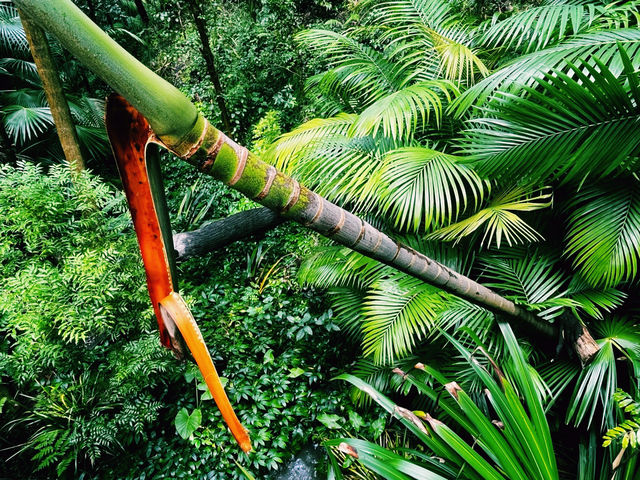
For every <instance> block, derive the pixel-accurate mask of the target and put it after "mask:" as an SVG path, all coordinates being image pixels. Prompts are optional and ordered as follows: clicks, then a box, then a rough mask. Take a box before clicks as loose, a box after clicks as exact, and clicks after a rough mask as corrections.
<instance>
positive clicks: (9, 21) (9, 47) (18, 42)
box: [0, 3, 29, 54]
mask: <svg viewBox="0 0 640 480" xmlns="http://www.w3.org/2000/svg"><path fill="white" fill-rule="evenodd" d="M0 50H2V51H4V52H5V53H8V52H11V51H19V52H21V53H23V54H26V53H27V52H28V51H29V44H28V43H27V36H26V35H25V33H24V29H23V28H22V23H21V22H20V17H19V16H18V10H17V9H16V8H15V7H13V6H12V5H7V4H4V3H3V4H0Z"/></svg>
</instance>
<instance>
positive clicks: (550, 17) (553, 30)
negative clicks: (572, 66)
mask: <svg viewBox="0 0 640 480" xmlns="http://www.w3.org/2000/svg"><path fill="white" fill-rule="evenodd" d="M595 16H596V10H595V6H594V5H576V4H573V3H566V4H558V5H544V6H541V7H533V8H529V9H527V10H524V11H522V12H518V13H516V14H514V15H512V16H510V17H507V18H506V19H505V20H502V21H500V22H496V23H494V24H493V25H492V26H491V27H490V28H488V29H487V30H486V31H485V32H484V35H483V36H482V39H481V40H480V42H481V43H482V45H484V46H485V47H487V48H495V47H504V48H507V49H513V50H517V51H521V52H523V53H530V52H532V51H535V50H541V49H543V48H546V47H547V46H548V45H550V44H552V43H556V42H558V41H560V40H563V39H564V38H566V37H567V36H569V35H572V34H573V35H576V34H578V33H581V32H582V31H583V30H585V29H586V28H588V27H589V26H590V25H591V24H592V22H593V21H594V18H595Z"/></svg>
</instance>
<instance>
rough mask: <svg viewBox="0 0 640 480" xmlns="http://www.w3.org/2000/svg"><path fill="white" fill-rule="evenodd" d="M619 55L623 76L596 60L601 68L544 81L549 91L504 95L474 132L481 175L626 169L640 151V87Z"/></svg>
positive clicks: (472, 146) (469, 145)
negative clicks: (522, 94) (639, 149)
mask: <svg viewBox="0 0 640 480" xmlns="http://www.w3.org/2000/svg"><path fill="white" fill-rule="evenodd" d="M639 53H640V51H639ZM619 56H620V57H621V58H622V61H623V62H624V64H625V66H624V69H623V74H624V75H623V76H622V77H621V78H617V77H616V76H615V75H614V73H613V71H612V70H611V69H609V68H607V67H606V66H605V65H604V63H602V62H601V61H599V60H598V59H592V61H591V63H596V64H597V66H598V68H597V69H596V68H595V67H593V66H591V65H590V63H587V62H581V64H580V66H574V65H569V68H568V73H567V74H565V73H563V72H561V71H558V70H557V71H554V74H553V75H550V74H549V75H546V77H545V79H544V80H540V79H538V80H537V83H538V84H539V86H540V88H541V91H536V90H533V89H531V88H526V92H527V95H526V96H516V95H513V94H510V93H499V94H498V95H497V96H496V98H495V99H494V100H493V101H492V102H491V103H490V104H489V107H488V108H487V110H486V113H487V114H488V115H487V116H486V117H485V118H482V119H478V120H474V121H473V125H474V127H473V128H470V129H469V130H467V136H466V141H465V148H463V152H464V153H467V154H470V155H472V156H473V157H474V158H476V159H477V163H476V164H475V165H474V166H475V167H476V169H477V170H478V172H479V173H480V174H484V175H488V176H491V177H493V178H501V177H507V178H514V177H517V178H528V179H529V180H530V181H532V182H537V181H544V180H546V179H548V178H562V179H563V180H564V181H572V180H575V181H580V182H581V181H583V180H584V178H585V177H586V176H587V175H590V176H591V177H596V178H600V177H603V176H605V175H610V174H613V173H617V172H620V171H622V169H623V168H624V167H625V165H626V162H627V158H628V156H629V155H630V154H632V153H633V152H635V151H636V150H637V148H638V146H640V129H638V124H639V122H640V89H639V87H638V83H639V75H638V74H637V73H635V72H634V71H633V66H632V65H631V62H630V61H629V59H628V57H627V55H626V53H625V52H624V51H623V50H620V52H619ZM587 73H588V76H587ZM572 77H573V78H572ZM625 81H626V82H625Z"/></svg>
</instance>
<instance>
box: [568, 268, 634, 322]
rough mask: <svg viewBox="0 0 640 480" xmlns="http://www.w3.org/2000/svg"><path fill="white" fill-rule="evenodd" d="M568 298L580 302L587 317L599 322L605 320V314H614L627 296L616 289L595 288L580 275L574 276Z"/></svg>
mask: <svg viewBox="0 0 640 480" xmlns="http://www.w3.org/2000/svg"><path fill="white" fill-rule="evenodd" d="M567 296H568V297H569V298H571V299H572V300H574V301H576V302H578V305H579V307H580V308H581V309H582V311H584V312H585V313H586V314H587V315H590V316H591V317H593V318H597V319H598V320H603V319H604V315H603V314H604V313H610V312H613V311H614V310H615V309H616V308H618V307H619V306H620V305H622V303H623V302H624V301H625V299H626V298H627V294H626V293H625V292H623V291H621V290H616V289H615V288H606V289H601V288H594V287H592V286H591V285H589V284H588V283H587V282H586V281H584V279H582V278H580V276H578V275H574V276H573V278H572V279H571V283H570V284H569V288H568V290H567Z"/></svg>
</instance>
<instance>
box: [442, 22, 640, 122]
mask: <svg viewBox="0 0 640 480" xmlns="http://www.w3.org/2000/svg"><path fill="white" fill-rule="evenodd" d="M619 45H621V46H622V47H623V48H624V49H625V50H626V52H627V54H628V56H629V58H630V59H631V64H632V65H633V68H638V66H640V29H637V28H629V29H620V30H605V31H600V32H595V33H585V34H582V35H577V36H575V37H572V38H569V39H568V40H566V41H564V42H562V43H560V44H559V45H557V46H554V47H551V48H546V49H544V50H540V51H538V52H533V53H530V54H528V55H525V56H523V57H519V58H517V59H515V60H513V61H512V62H511V63H509V64H508V65H506V66H505V67H503V68H501V69H500V70H498V71H497V72H495V73H493V74H492V75H490V76H488V77H487V78H485V79H484V80H482V81H481V82H478V83H477V84H476V85H474V86H473V87H471V88H469V89H468V90H467V91H466V92H465V93H463V94H462V95H461V96H460V97H458V99H457V100H456V101H455V102H454V103H453V104H452V110H454V111H455V112H456V115H458V116H460V115H462V114H464V112H466V111H467V110H468V109H469V108H470V107H471V105H474V104H481V103H484V102H485V101H486V100H487V99H488V98H489V96H490V95H491V94H492V93H494V92H495V91H496V90H498V89H502V90H505V91H506V90H509V91H511V92H512V93H514V92H516V91H517V90H520V89H521V88H522V86H524V85H534V84H535V81H536V79H542V78H544V77H545V75H546V74H548V73H550V72H552V71H554V70H558V69H560V70H562V69H565V68H566V67H567V66H568V65H569V64H570V63H579V62H580V60H581V59H589V58H593V57H597V58H599V59H600V60H601V61H602V62H603V63H604V64H605V65H606V66H607V68H608V69H609V70H611V72H612V73H613V75H617V74H619V73H620V72H622V70H623V69H624V66H623V60H622V57H621V55H620V49H619V47H618V46H619Z"/></svg>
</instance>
